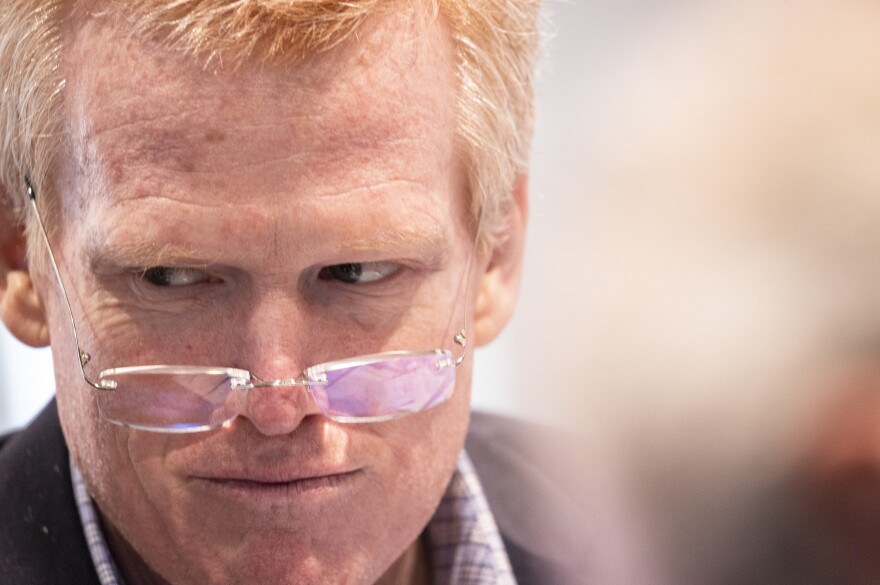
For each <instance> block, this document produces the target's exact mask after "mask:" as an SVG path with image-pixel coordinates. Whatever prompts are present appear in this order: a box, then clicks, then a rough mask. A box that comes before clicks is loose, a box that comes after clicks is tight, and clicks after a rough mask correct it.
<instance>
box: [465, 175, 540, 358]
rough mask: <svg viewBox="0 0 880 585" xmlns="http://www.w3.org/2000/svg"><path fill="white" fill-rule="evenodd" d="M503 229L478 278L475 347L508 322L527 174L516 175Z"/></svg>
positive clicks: (521, 239)
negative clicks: (511, 200)
mask: <svg viewBox="0 0 880 585" xmlns="http://www.w3.org/2000/svg"><path fill="white" fill-rule="evenodd" d="M507 214H508V215H507V218H506V219H507V229H506V230H505V232H504V234H503V237H502V238H501V239H500V241H498V242H497V243H496V244H495V247H494V248H493V249H492V250H491V251H490V256H489V260H488V263H487V264H486V268H485V271H484V272H483V275H482V276H481V278H480V286H479V292H478V294H477V302H476V308H475V310H474V325H473V328H474V340H475V342H476V345H477V346H482V345H486V344H487V343H489V342H490V341H492V340H493V339H495V338H496V337H497V336H498V334H499V333H501V331H502V330H503V329H504V327H505V326H506V325H507V322H508V321H510V317H511V316H512V315H513V309H514V308H515V307H516V301H517V298H518V297H519V281H520V274H521V273H522V263H523V250H524V245H525V236H526V223H527V220H528V215H529V198H528V175H526V174H521V175H519V176H517V179H516V183H515V184H514V188H513V205H511V207H510V209H508V211H507Z"/></svg>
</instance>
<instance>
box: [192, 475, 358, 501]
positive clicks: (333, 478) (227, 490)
mask: <svg viewBox="0 0 880 585" xmlns="http://www.w3.org/2000/svg"><path fill="white" fill-rule="evenodd" d="M362 476H363V471H362V470H359V469H358V470H354V471H344V472H339V473H319V474H314V475H306V476H302V477H295V478H291V479H270V478H255V477H249V476H246V475H242V476H237V475H231V476H225V477H194V478H192V479H193V480H194V481H195V482H196V483H197V484H199V485H201V486H202V487H204V488H206V489H209V490H211V491H214V492H219V493H221V494H223V495H226V496H230V497H233V498H243V499H247V500H248V501H255V500H259V499H264V498H265V499H268V500H278V499H293V498H303V497H321V496H322V495H327V496H329V495H332V494H335V493H339V492H341V491H344V490H346V489H348V488H350V487H351V486H352V485H353V484H355V483H356V482H357V481H358V479H359V478H360V477H362Z"/></svg>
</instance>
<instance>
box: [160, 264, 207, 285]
mask: <svg viewBox="0 0 880 585" xmlns="http://www.w3.org/2000/svg"><path fill="white" fill-rule="evenodd" d="M143 279H144V280H146V281H147V282H149V283H150V284H152V285H153V286H162V287H175V286H192V285H194V284H202V283H205V282H211V280H212V279H211V276H210V275H209V274H208V273H206V272H205V271H203V270H199V269H197V268H174V267H170V266H154V267H152V268H147V269H146V270H144V272H143Z"/></svg>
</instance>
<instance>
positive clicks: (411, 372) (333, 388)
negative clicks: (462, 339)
mask: <svg viewBox="0 0 880 585" xmlns="http://www.w3.org/2000/svg"><path fill="white" fill-rule="evenodd" d="M324 374H325V375H326V384H315V385H313V386H310V388H311V391H312V395H313V396H314V397H315V400H316V401H317V402H318V405H319V406H320V407H321V409H322V410H323V411H324V414H326V415H327V416H330V417H334V418H338V419H342V420H345V419H369V418H384V417H393V416H399V415H402V414H408V413H412V412H419V411H421V410H425V409H427V408H431V407H432V406H436V405H438V404H440V403H441V402H443V401H445V400H446V399H447V398H449V397H450V396H451V395H452V391H453V389H454V388H455V366H454V365H452V356H451V354H450V353H449V352H431V353H429V354H419V355H414V356H399V357H396V356H395V357H387V358H382V359H379V360H377V361H375V362H372V363H367V364H362V365H353V366H348V367H345V366H344V365H340V366H339V367H337V366H336V365H335V364H333V363H330V364H327V366H326V369H325V372H324ZM309 377H310V379H312V380H313V381H315V380H317V379H319V377H318V376H317V375H313V374H310V375H309Z"/></svg>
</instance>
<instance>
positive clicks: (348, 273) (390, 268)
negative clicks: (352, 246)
mask: <svg viewBox="0 0 880 585" xmlns="http://www.w3.org/2000/svg"><path fill="white" fill-rule="evenodd" d="M398 270H400V265H398V264H395V263H394V262H351V263H348V264H334V265H332V266H325V267H324V268H322V269H321V271H320V272H319V273H318V278H319V279H320V280H338V281H339V282H344V283H345V284H369V283H371V282H378V281H380V280H382V279H384V278H388V277H389V276H391V275H392V274H394V273H395V272H397V271H398Z"/></svg>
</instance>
